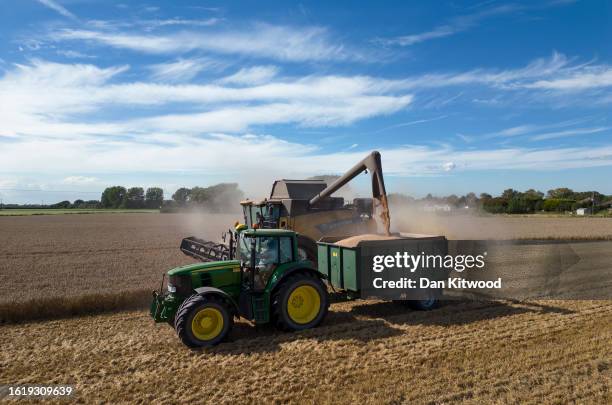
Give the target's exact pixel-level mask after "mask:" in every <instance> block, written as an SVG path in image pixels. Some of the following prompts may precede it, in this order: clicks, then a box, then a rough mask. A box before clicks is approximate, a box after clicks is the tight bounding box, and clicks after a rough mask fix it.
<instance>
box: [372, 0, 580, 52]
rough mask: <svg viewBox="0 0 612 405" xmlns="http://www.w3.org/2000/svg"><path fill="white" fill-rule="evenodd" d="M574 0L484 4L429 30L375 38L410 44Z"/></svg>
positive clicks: (385, 43)
mask: <svg viewBox="0 0 612 405" xmlns="http://www.w3.org/2000/svg"><path fill="white" fill-rule="evenodd" d="M573 2H574V1H549V2H548V3H545V4H543V5H522V4H504V5H497V6H492V7H488V6H485V7H484V8H483V9H482V10H480V11H477V12H474V13H472V14H465V15H461V16H457V17H454V18H452V19H450V20H449V21H448V22H447V23H445V24H440V25H438V26H436V27H434V28H432V29H431V30H429V31H424V32H419V33H416V34H410V35H402V36H398V37H395V38H383V39H377V40H376V42H379V43H381V44H383V45H397V46H411V45H416V44H418V43H421V42H425V41H429V40H432V39H438V38H444V37H448V36H451V35H455V34H458V33H461V32H464V31H467V30H469V29H472V28H474V27H475V26H477V25H478V24H479V23H480V22H482V21H483V20H486V19H489V18H493V17H497V16H502V15H506V14H512V13H516V12H520V11H528V10H534V9H541V8H548V7H555V6H561V5H567V4H570V3H573Z"/></svg>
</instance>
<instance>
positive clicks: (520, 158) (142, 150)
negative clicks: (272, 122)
mask: <svg viewBox="0 0 612 405" xmlns="http://www.w3.org/2000/svg"><path fill="white" fill-rule="evenodd" d="M107 146H108V147H105V148H100V147H99V145H98V144H97V143H96V141H94V140H86V139H82V140H62V139H59V140H57V139H56V140H49V139H48V140H40V139H32V140H28V141H25V142H20V143H10V144H7V145H5V147H3V148H2V149H0V171H1V172H4V173H27V172H46V173H48V172H50V171H51V172H63V173H83V172H87V173H108V172H113V173H130V172H131V173H133V172H138V171H147V172H154V173H155V172H157V173H167V172H173V171H184V170H185V169H189V170H190V171H194V172H198V171H201V172H206V173H209V174H210V173H228V172H230V173H237V172H238V173H249V172H251V173H253V172H256V173H260V174H261V173H275V175H276V176H278V175H279V171H278V170H279V167H281V168H285V169H283V170H284V173H286V174H288V175H291V174H295V173H297V174H299V175H313V174H321V173H342V172H344V171H345V170H346V168H347V167H351V165H352V164H354V162H355V161H357V160H359V159H361V158H362V157H363V156H362V155H363V152H361V151H358V150H356V149H349V150H346V151H343V152H333V153H324V152H322V151H321V150H320V149H319V148H318V147H316V146H313V145H310V144H304V143H296V142H288V141H286V140H282V139H280V138H277V137H274V136H269V135H255V134H246V135H226V134H215V135H209V136H203V137H199V138H192V139H184V140H180V139H179V140H177V142H175V143H172V144H164V145H160V144H153V143H138V142H136V141H135V140H118V141H112V142H109V143H108V144H107ZM32 150H36V151H37V156H38V158H37V159H24V157H25V156H30V155H31V151H32ZM228 150H231V151H232V153H230V154H228V153H227V151H228ZM380 151H381V153H382V155H383V157H384V165H385V173H386V174H388V175H394V176H422V175H429V174H442V173H444V172H445V171H450V170H452V171H475V170H486V171H491V170H492V169H491V168H495V170H526V169H529V170H530V173H531V172H533V170H539V171H546V170H559V169H574V168H585V167H602V166H609V165H611V164H612V146H603V147H601V146H599V147H572V148H547V149H544V148H501V149H479V150H461V149H454V148H451V147H448V146H440V147H426V146H401V147H395V148H384V147H383V148H380ZM247 155H248V156H251V155H254V156H257V157H258V159H244V158H243V157H244V156H247ZM50 161H52V162H55V164H54V165H53V167H52V168H50V167H49V165H48V162H50ZM152 168H154V169H152Z"/></svg>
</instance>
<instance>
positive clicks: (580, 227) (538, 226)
mask: <svg viewBox="0 0 612 405" xmlns="http://www.w3.org/2000/svg"><path fill="white" fill-rule="evenodd" d="M391 212H392V218H391V221H392V227H393V228H394V229H395V230H398V231H399V230H401V231H404V232H414V233H426V234H440V235H445V236H446V237H447V238H449V239H568V240H569V239H573V240H582V239H600V240H601V239H603V240H612V218H603V217H569V216H566V217H552V216H551V217H546V216H535V215H532V216H520V215H519V216H510V215H487V216H475V215H468V214H464V215H460V214H457V215H435V214H429V213H423V212H420V211H419V212H414V211H411V210H408V209H405V208H402V207H391Z"/></svg>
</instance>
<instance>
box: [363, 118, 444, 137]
mask: <svg viewBox="0 0 612 405" xmlns="http://www.w3.org/2000/svg"><path fill="white" fill-rule="evenodd" d="M446 117H447V116H446V115H442V116H439V117H435V118H427V119H422V120H414V121H408V122H402V123H399V124H395V125H391V126H388V127H385V128H381V129H379V130H377V131H374V132H373V133H375V134H378V133H380V132H384V131H388V130H390V129H397V128H404V127H410V126H413V125H418V124H424V123H426V122H432V121H438V120H441V119H444V118H446Z"/></svg>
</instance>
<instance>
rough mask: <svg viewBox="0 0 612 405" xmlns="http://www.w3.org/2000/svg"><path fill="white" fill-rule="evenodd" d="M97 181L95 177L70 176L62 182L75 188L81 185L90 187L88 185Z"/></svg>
mask: <svg viewBox="0 0 612 405" xmlns="http://www.w3.org/2000/svg"><path fill="white" fill-rule="evenodd" d="M97 180H98V179H96V178H95V177H88V176H68V177H66V178H64V179H63V180H62V183H63V184H69V185H74V186H80V185H88V184H92V183H95V182H96V181H97Z"/></svg>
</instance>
